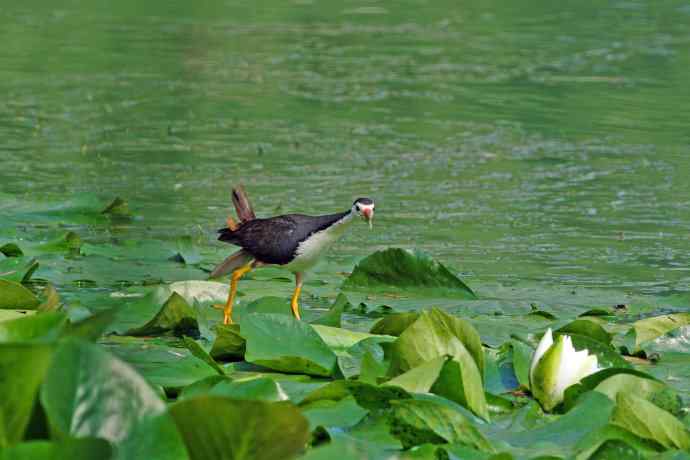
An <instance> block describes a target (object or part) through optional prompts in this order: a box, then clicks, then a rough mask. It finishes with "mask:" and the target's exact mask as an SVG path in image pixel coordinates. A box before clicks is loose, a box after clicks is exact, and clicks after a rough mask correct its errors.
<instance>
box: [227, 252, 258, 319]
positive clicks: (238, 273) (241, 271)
mask: <svg viewBox="0 0 690 460" xmlns="http://www.w3.org/2000/svg"><path fill="white" fill-rule="evenodd" d="M252 268H254V266H253V264H252V263H251V262H250V263H248V264H247V265H245V266H243V267H240V268H238V269H237V270H235V271H234V272H232V277H231V278H230V293H229V294H228V300H227V302H225V307H224V308H223V324H232V306H233V304H234V303H235V295H236V294H237V283H238V282H239V281H240V278H242V277H243V276H244V275H245V274H247V273H248V272H250V271H251V269H252Z"/></svg>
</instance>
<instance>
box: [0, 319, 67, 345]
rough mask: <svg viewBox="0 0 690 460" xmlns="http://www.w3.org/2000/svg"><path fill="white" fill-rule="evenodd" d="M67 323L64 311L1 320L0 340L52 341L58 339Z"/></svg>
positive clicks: (5, 341)
mask: <svg viewBox="0 0 690 460" xmlns="http://www.w3.org/2000/svg"><path fill="white" fill-rule="evenodd" d="M66 323H67V317H66V316H65V315H64V314H62V313H42V314H40V315H31V316H23V317H20V318H17V319H11V320H7V321H3V322H0V342H4V343H8V342H30V341H43V342H50V341H54V340H56V339H57V338H58V337H59V336H60V333H61V332H62V329H63V328H64V327H65V325H66Z"/></svg>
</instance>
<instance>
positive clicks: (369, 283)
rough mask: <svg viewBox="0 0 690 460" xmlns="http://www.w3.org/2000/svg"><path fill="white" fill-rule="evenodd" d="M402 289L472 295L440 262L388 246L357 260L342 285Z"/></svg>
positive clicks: (454, 295)
mask: <svg viewBox="0 0 690 460" xmlns="http://www.w3.org/2000/svg"><path fill="white" fill-rule="evenodd" d="M396 288H397V289H404V290H408V291H411V292H417V293H421V290H434V291H437V292H443V293H444V295H447V296H453V297H458V298H464V299H474V298H476V295H475V294H474V292H472V290H471V289H470V288H469V287H468V286H467V285H466V284H465V283H463V282H462V280H460V278H458V277H457V276H455V275H454V274H453V273H451V272H450V271H449V270H448V269H447V268H446V267H445V266H444V265H443V264H442V263H440V262H438V261H436V260H434V259H433V258H432V257H431V256H429V255H428V254H426V253H423V252H421V251H410V250H405V249H400V248H390V249H386V250H383V251H378V252H375V253H373V254H371V255H369V256H367V257H365V258H364V259H363V260H362V261H361V262H359V263H358V264H357V266H356V267H355V269H354V270H353V272H352V274H351V275H350V276H349V277H348V278H347V279H346V280H345V282H344V283H343V289H354V290H357V289H366V290H391V289H396Z"/></svg>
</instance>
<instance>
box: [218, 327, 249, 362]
mask: <svg viewBox="0 0 690 460" xmlns="http://www.w3.org/2000/svg"><path fill="white" fill-rule="evenodd" d="M215 332H216V338H215V340H214V341H213V345H212V346H211V351H210V352H209V354H210V355H211V357H212V358H214V359H221V360H222V359H230V360H236V359H242V358H243V357H244V351H245V346H246V340H244V337H242V335H240V326H239V324H228V325H225V324H218V325H216V328H215Z"/></svg>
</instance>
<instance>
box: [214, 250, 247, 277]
mask: <svg viewBox="0 0 690 460" xmlns="http://www.w3.org/2000/svg"><path fill="white" fill-rule="evenodd" d="M252 259H253V257H252V256H251V254H249V253H248V252H246V251H245V250H244V249H240V250H239V251H237V252H236V253H234V254H232V255H231V256H229V257H228V258H227V259H225V260H224V261H222V262H221V263H220V264H218V266H217V267H216V268H214V269H213V271H212V272H211V274H210V275H209V278H218V277H219V276H223V275H225V274H226V273H230V272H233V271H235V270H237V269H238V268H240V267H243V266H245V265H247V264H248V263H249V262H251V261H252Z"/></svg>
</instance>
